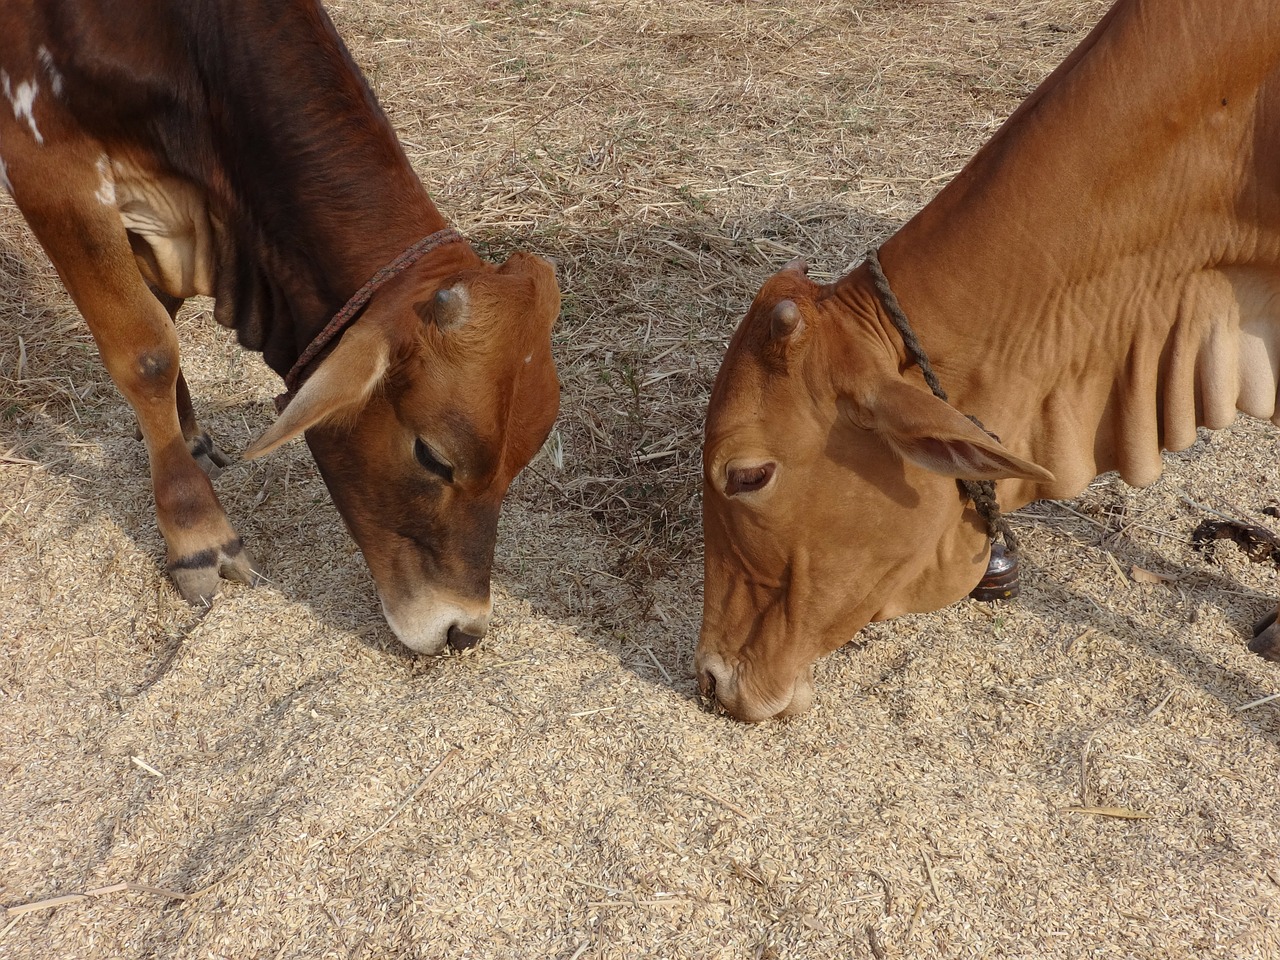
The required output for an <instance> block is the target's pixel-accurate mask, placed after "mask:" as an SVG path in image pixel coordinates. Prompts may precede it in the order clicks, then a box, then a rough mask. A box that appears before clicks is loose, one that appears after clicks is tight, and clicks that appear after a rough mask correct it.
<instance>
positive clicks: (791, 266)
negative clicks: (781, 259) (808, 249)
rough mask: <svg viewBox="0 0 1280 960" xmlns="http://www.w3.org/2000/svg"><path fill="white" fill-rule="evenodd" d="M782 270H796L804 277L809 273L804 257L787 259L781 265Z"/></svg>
mask: <svg viewBox="0 0 1280 960" xmlns="http://www.w3.org/2000/svg"><path fill="white" fill-rule="evenodd" d="M782 269H783V270H798V271H799V272H800V273H802V274H804V275H805V276H806V277H807V276H808V275H809V263H808V261H807V260H805V258H804V257H796V258H795V259H794V260H788V261H787V262H786V263H785V264H783V266H782Z"/></svg>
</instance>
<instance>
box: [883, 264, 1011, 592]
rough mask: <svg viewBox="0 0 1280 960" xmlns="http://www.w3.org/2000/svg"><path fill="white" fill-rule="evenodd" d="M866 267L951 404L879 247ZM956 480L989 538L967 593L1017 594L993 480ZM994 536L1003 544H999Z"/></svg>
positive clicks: (910, 347) (912, 352) (936, 388)
mask: <svg viewBox="0 0 1280 960" xmlns="http://www.w3.org/2000/svg"><path fill="white" fill-rule="evenodd" d="M867 266H868V268H870V270H871V279H872V281H873V282H874V284H875V288H876V293H878V294H879V295H880V301H881V302H882V303H883V304H884V308H885V311H886V312H887V313H888V314H889V320H890V321H891V322H892V323H893V326H894V328H895V329H896V330H897V331H898V335H899V336H901V337H902V343H903V346H905V347H906V350H907V355H908V356H909V357H910V358H911V360H912V362H913V363H915V365H916V366H918V367H919V368H920V372H921V373H922V374H923V375H924V382H925V383H926V384H928V385H929V389H930V390H931V391H933V395H934V396H935V397H937V398H938V399H939V400H941V401H942V402H943V403H950V401H949V400H948V399H947V392H946V391H945V390H943V389H942V384H941V383H939V381H938V376H937V374H935V373H934V372H933V366H932V365H931V364H930V363H929V357H928V355H927V354H926V353H925V352H924V347H923V346H921V345H920V340H919V339H918V338H917V337H916V334H915V331H914V330H912V329H911V324H910V323H908V322H907V315H906V314H905V313H904V312H903V310H902V305H901V304H900V303H898V298H897V296H896V295H895V294H894V292H893V290H892V289H891V288H890V286H889V280H888V278H887V277H886V276H885V275H884V269H883V268H882V267H881V266H880V251H879V250H876V249H872V250H869V251H867ZM966 416H967V417H968V419H969V420H970V421H971V422H972V423H973V424H974V426H976V427H977V428H978V429H979V430H981V431H982V432H983V433H985V434H986V435H987V436H989V437H990V438H991V439H992V440H995V441H996V442H997V443H999V442H1000V438H999V437H998V436H996V435H995V434H994V433H992V432H991V431H990V430H988V429H987V428H986V427H984V426H983V425H982V421H981V420H979V419H978V418H977V417H975V416H972V415H969V414H966ZM956 483H957V484H958V485H959V487H960V489H961V490H962V491H963V492H964V495H965V496H966V497H968V498H969V499H970V500H972V501H973V506H974V509H975V510H977V511H978V516H980V517H982V521H983V523H984V524H985V525H986V528H987V539H988V540H990V541H991V560H990V562H989V563H988V566H987V574H986V576H984V577H983V578H982V582H981V583H979V584H978V586H977V587H975V588H974V590H973V593H972V594H970V596H972V597H974V598H975V599H978V600H1009V599H1012V598H1013V597H1016V596H1017V595H1018V579H1017V577H1018V574H1017V570H1018V547H1019V544H1018V537H1017V535H1016V534H1015V533H1014V532H1013V527H1011V526H1010V525H1009V521H1008V520H1007V519H1006V518H1005V516H1004V514H1002V513H1001V512H1000V504H999V503H997V502H996V485H995V481H993V480H961V479H957V480H956ZM997 538H999V540H1003V541H1004V543H1003V544H1001V543H1000V542H999V540H998V539H997Z"/></svg>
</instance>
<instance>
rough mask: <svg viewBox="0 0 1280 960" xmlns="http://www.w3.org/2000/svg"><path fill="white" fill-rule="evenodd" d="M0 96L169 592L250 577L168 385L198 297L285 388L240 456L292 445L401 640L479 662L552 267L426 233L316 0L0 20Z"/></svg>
mask: <svg viewBox="0 0 1280 960" xmlns="http://www.w3.org/2000/svg"><path fill="white" fill-rule="evenodd" d="M0 88H2V89H3V95H4V98H5V99H4V101H0V183H3V185H4V187H5V188H7V189H8V190H9V192H10V193H11V194H12V195H13V198H14V200H15V201H16V203H17V205H18V208H19V209H20V210H21V211H22V213H23V215H24V216H25V217H26V220H27V222H28V224H29V225H30V227H31V229H32V230H33V231H34V233H35V235H36V236H37V237H38V238H39V240H40V242H41V244H42V245H43V246H44V249H45V251H46V252H47V253H48V255H49V258H50V259H51V260H52V261H53V264H54V266H55V267H56V268H57V271H58V273H59V275H60V276H61V278H62V280H63V282H64V283H65V285H66V287H67V290H68V291H69V292H70V294H71V297H72V299H73V300H74V301H75V303H76V305H77V306H78V307H79V309H80V311H81V313H82V314H83V315H84V318H85V320H86V321H87V322H88V324H89V328H90V330H91V331H92V332H93V336H94V339H95V340H96V341H97V344H98V349H99V351H100V353H101V355H102V360H103V363H104V364H105V365H106V368H107V370H108V371H109V372H110V374H111V377H112V379H113V380H114V381H115V383H116V385H117V386H118V387H119V389H120V391H121V393H123V394H124V396H125V398H126V399H127V400H128V401H129V403H130V404H131V405H132V406H133V409H134V411H135V412H136V414H137V417H138V423H139V426H140V428H141V434H142V438H143V439H144V440H145V441H146V446H147V453H148V456H149V458H150V463H151V479H152V486H153V489H154V493H155V501H156V514H157V517H158V519H159V526H160V531H161V533H162V534H163V535H164V539H165V544H166V547H167V557H168V568H169V571H170V573H171V575H172V577H173V579H174V581H175V582H176V584H177V586H178V589H179V590H180V591H181V593H182V595H183V596H184V597H185V598H186V599H188V600H189V601H191V602H207V601H208V600H209V598H210V597H211V596H212V595H213V594H214V592H215V591H216V590H217V589H218V583H219V576H222V577H226V578H229V579H232V580H237V581H241V582H251V581H253V580H254V579H255V577H256V574H257V568H256V567H255V565H254V563H253V561H252V560H251V559H250V558H249V555H248V553H247V552H246V551H245V549H244V547H243V546H242V545H241V542H240V538H239V537H238V536H237V535H236V532H235V530H234V529H232V527H231V525H230V523H229V522H228V520H227V516H226V514H225V513H224V512H223V509H222V506H221V505H220V504H219V503H218V500H217V497H216V496H215V495H214V491H213V487H212V485H211V484H210V482H209V478H208V476H207V475H206V472H205V470H204V469H202V466H203V467H205V468H206V469H207V468H210V467H211V466H213V465H216V464H221V463H224V462H225V461H223V460H222V457H221V454H220V453H219V452H218V451H217V450H216V448H214V446H213V444H212V443H211V442H210V440H209V437H208V435H207V434H206V433H205V432H204V431H203V430H202V429H201V428H200V426H199V425H198V424H197V422H196V418H195V415H194V413H193V412H192V407H191V399H190V396H189V394H188V392H187V386H186V383H185V382H184V380H183V376H182V371H181V369H180V368H179V360H178V341H177V336H176V333H175V328H174V325H173V323H172V319H171V318H172V315H173V313H174V311H175V310H176V309H177V307H178V306H179V304H180V303H181V302H182V299H183V298H185V297H189V296H192V295H195V294H203V295H207V296H212V297H214V298H215V308H214V315H215V317H216V318H217V320H218V322H219V323H222V324H223V325H225V326H228V327H231V328H234V329H235V331H236V333H237V335H238V337H239V340H240V342H241V343H242V344H243V345H244V346H245V347H248V348H250V349H253V350H258V351H260V352H261V353H262V354H263V357H264V358H265V360H266V362H267V363H268V364H269V365H270V366H271V368H272V369H274V370H275V371H277V372H278V373H280V374H281V375H283V376H285V378H286V379H285V383H286V386H287V387H288V393H287V394H286V395H284V397H282V398H281V400H280V401H277V406H278V407H281V408H282V409H283V412H282V413H281V415H280V416H279V418H278V419H277V420H276V421H275V422H274V424H273V425H272V426H271V427H270V428H269V429H268V430H267V431H266V433H265V434H264V435H263V436H262V437H261V438H259V439H258V440H257V441H256V442H255V443H254V444H253V445H252V447H251V448H250V449H249V450H248V451H247V452H246V456H247V457H255V456H260V455H262V454H265V453H269V452H270V451H271V450H273V449H275V448H276V447H278V446H279V445H280V444H282V443H284V442H285V441H287V440H289V439H290V438H292V437H295V436H297V435H299V434H302V433H304V432H305V435H306V440H307V444H308V445H309V446H310V448H311V451H312V454H313V455H314V457H315V459H316V462H317V464H318V465H319V467H320V472H321V473H322V475H323V476H324V480H325V483H326V484H327V485H328V487H329V491H330V493H331V494H332V496H333V499H334V502H335V503H336V504H337V507H338V510H339V511H340V513H341V514H342V516H343V519H344V520H345V521H346V523H347V525H348V527H349V528H350V530H351V532H352V534H353V535H354V537H355V540H356V542H357V543H358V544H359V546H360V549H361V551H362V552H363V553H364V555H365V558H366V560H367V561H368V563H369V568H370V570H371V571H372V573H373V577H374V580H375V582H376V584H377V588H378V593H379V595H380V597H381V600H382V608H383V612H384V613H385V615H386V618H387V621H388V622H389V623H390V625H391V627H392V629H393V630H394V631H395V633H396V635H397V636H398V637H399V638H400V640H401V641H402V642H404V643H405V644H406V645H407V646H409V647H411V648H412V649H414V650H417V651H420V652H426V653H432V652H438V651H440V650H441V649H443V647H444V646H445V644H446V643H448V644H449V645H450V646H454V647H462V646H469V645H471V644H472V643H474V642H475V641H476V640H477V639H478V638H479V637H480V636H482V635H483V634H484V632H485V630H486V627H487V624H488V620H489V612H490V597H489V576H490V567H491V564H492V557H493V547H494V541H495V537H496V533H497V522H498V511H499V507H500V505H501V502H502V498H503V496H504V495H505V493H506V490H507V487H508V485H509V484H510V482H511V480H512V478H513V477H514V476H515V475H516V474H517V473H518V472H519V471H520V470H521V469H522V468H523V467H524V465H525V464H527V463H528V462H529V460H530V458H531V457H532V456H533V455H534V453H535V452H536V451H537V450H538V448H539V447H540V446H541V444H542V442H543V440H544V439H545V438H546V436H547V434H548V432H549V431H550V429H551V425H552V422H553V420H554V419H555V416H556V412H557V409H558V406H559V384H558V382H557V379H556V373H555V367H554V365H553V363H552V359H551V343H550V330H551V326H552V323H553V322H554V320H555V318H556V315H557V313H558V311H559V291H558V289H557V287H556V282H555V277H554V274H553V271H552V268H551V266H550V265H549V264H548V263H546V262H545V261H543V260H541V259H539V258H537V257H534V256H530V255H526V254H521V253H517V254H514V255H512V256H511V257H510V259H508V260H507V262H506V263H505V264H503V265H502V266H501V267H497V268H495V267H493V266H492V265H490V264H488V263H486V262H485V261H483V260H482V259H481V258H480V257H479V256H477V255H476V253H475V252H474V251H473V250H472V248H471V246H470V245H469V244H468V243H467V242H466V241H465V240H463V238H462V237H461V236H460V235H458V234H457V232H456V231H454V230H451V229H449V228H447V227H446V225H445V221H444V218H443V217H442V216H441V215H440V213H439V211H438V210H437V209H436V207H435V205H434V204H433V203H432V202H431V199H430V198H429V197H428V196H427V193H426V191H425V190H424V189H423V187H422V184H421V183H420V182H419V180H418V178H417V177H416V176H415V174H414V172H413V170H412V168H411V167H410V165H409V162H408V159H407V158H406V157H405V154H404V151H403V150H402V149H401V147H400V144H399V142H398V141H397V139H396V137H395V134H394V133H393V131H392V129H391V125H390V123H389V122H388V121H387V118H386V117H385V116H384V114H383V113H382V110H381V109H380V108H379V106H378V104H377V102H376V101H375V99H374V97H373V94H372V93H371V91H370V90H369V87H368V85H367V84H366V82H365V80H364V78H363V76H362V75H361V74H360V71H359V70H358V68H357V67H356V66H355V64H354V63H353V62H352V60H351V57H350V55H349V54H348V52H347V50H346V48H345V47H344V46H343V44H342V41H341V40H340V39H339V38H338V35H337V33H336V32H335V30H334V28H333V24H332V23H331V22H330V20H329V18H328V16H327V15H326V13H325V12H324V10H323V9H322V8H321V6H320V5H319V3H318V2H316V0H130V2H127V3H123V2H110V0H6V2H5V3H4V4H3V5H2V6H0ZM6 101H7V102H6Z"/></svg>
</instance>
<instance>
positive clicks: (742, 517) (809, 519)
mask: <svg viewBox="0 0 1280 960" xmlns="http://www.w3.org/2000/svg"><path fill="white" fill-rule="evenodd" d="M864 273H865V271H864ZM845 293H847V289H840V290H838V289H837V288H836V287H819V286H818V285H816V284H814V283H812V282H811V281H810V280H809V279H808V277H807V275H806V272H805V269H804V266H803V264H801V263H796V264H793V265H789V266H788V268H787V269H784V270H783V271H781V272H780V273H778V274H776V275H775V276H774V277H772V278H771V279H770V280H769V281H768V282H767V283H766V284H765V285H764V287H763V288H762V289H761V291H760V293H759V295H758V296H757V297H756V299H755V302H754V303H753V304H752V306H751V309H750V311H749V312H748V314H747V317H746V319H745V320H744V321H743V322H742V324H741V325H740V326H739V328H738V330H737V332H736V333H735V334H734V337H733V339H732V341H731V342H730V344H729V349H728V352H727V353H726V355H725V358H724V362H723V364H722V366H721V368H720V372H719V375H718V376H717V377H716V382H715V387H714V389H713V390H712V394H711V403H710V409H709V410H708V414H707V423H706V434H705V438H704V445H703V470H704V477H703V526H704V532H705V557H704V565H705V583H704V594H703V596H704V600H703V603H704V607H703V621H702V633H701V637H700V639H699V643H698V651H697V656H696V660H695V669H696V671H697V674H698V683H699V688H700V689H701V691H702V693H703V694H704V695H705V696H714V698H715V699H716V700H718V701H719V704H720V705H721V706H722V707H723V708H724V709H726V710H727V711H728V712H729V713H731V714H732V715H733V716H735V717H737V718H738V719H740V720H747V721H757V720H763V719H766V718H769V717H776V716H785V715H788V714H795V713H801V712H803V711H804V710H806V709H807V708H808V707H809V705H810V704H811V702H812V700H813V684H812V665H813V662H814V661H815V660H816V659H817V658H818V657H820V656H822V655H823V654H826V653H829V652H830V651H832V650H834V649H836V648H837V647H839V646H841V645H842V644H844V643H847V642H848V641H849V640H850V639H852V638H853V636H854V634H855V633H857V631H858V630H860V629H861V628H862V627H863V626H865V625H866V624H867V623H868V622H870V621H872V620H880V619H884V618H887V617H893V616H897V615H899V614H903V613H909V612H913V611H924V610H933V609H937V608H938V607H941V606H944V605H946V604H948V603H951V602H952V601H955V600H958V599H959V598H961V597H963V596H964V595H965V594H966V593H967V592H968V591H969V590H971V589H972V588H973V586H974V585H975V584H976V583H977V582H978V580H979V578H980V577H981V576H982V573H983V570H984V567H985V563H986V560H987V556H988V552H989V544H988V541H987V538H986V536H985V534H984V532H983V527H982V525H981V523H980V521H979V520H978V517H977V515H976V514H975V513H974V511H973V509H972V507H971V506H970V505H968V504H967V503H966V501H965V500H964V499H962V496H961V494H960V491H959V489H958V487H957V484H956V478H957V477H965V478H970V479H995V478H999V477H1024V478H1029V479H1030V478H1034V479H1037V480H1045V479H1051V476H1050V475H1049V474H1048V473H1047V471H1045V470H1044V469H1042V468H1041V467H1039V466H1037V465H1035V464H1033V463H1030V462H1028V461H1025V460H1022V459H1020V458H1018V457H1016V456H1014V455H1013V454H1012V453H1010V452H1009V451H1008V450H1006V449H1005V448H1004V447H1002V446H1001V445H1000V444H999V443H997V442H996V441H994V440H992V439H991V438H990V437H988V436H987V435H986V434H985V433H984V432H983V431H981V430H979V429H978V428H977V427H975V426H974V425H973V424H972V423H971V422H970V421H969V420H968V419H967V418H965V417H964V416H962V415H961V414H960V413H959V412H957V411H956V410H955V409H954V408H952V407H951V406H949V405H947V404H946V403H944V402H942V401H941V400H938V399H937V398H935V397H934V396H933V395H932V394H931V393H929V392H928V390H927V389H926V388H925V387H924V385H923V382H922V381H919V379H918V373H917V374H915V376H916V378H917V379H915V380H912V379H910V378H908V377H907V376H906V375H905V373H904V372H903V371H904V368H905V364H904V360H903V356H902V352H901V341H900V339H899V338H898V335H897V333H896V332H895V331H894V330H893V328H892V327H890V326H889V325H888V323H887V321H885V320H883V319H882V318H881V314H880V312H879V308H878V302H877V301H876V299H875V294H874V291H873V290H872V289H871V286H870V283H869V281H868V282H867V283H866V284H865V295H864V296H862V297H854V298H850V297H848V296H847V295H845Z"/></svg>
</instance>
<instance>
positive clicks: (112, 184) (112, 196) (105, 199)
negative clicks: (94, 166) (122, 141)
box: [94, 154, 116, 207]
mask: <svg viewBox="0 0 1280 960" xmlns="http://www.w3.org/2000/svg"><path fill="white" fill-rule="evenodd" d="M94 196H95V197H97V198H98V202H99V203H101V204H102V205H103V206H106V207H114V206H115V205H116V181H115V178H114V177H112V176H111V161H110V160H108V159H107V156H106V154H103V155H102V156H100V157H99V158H98V190H97V192H96V193H95V194H94Z"/></svg>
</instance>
